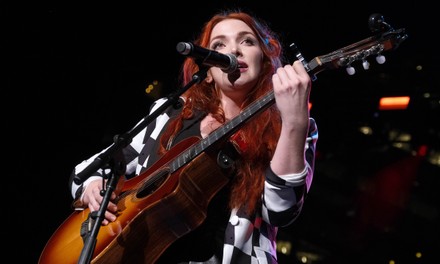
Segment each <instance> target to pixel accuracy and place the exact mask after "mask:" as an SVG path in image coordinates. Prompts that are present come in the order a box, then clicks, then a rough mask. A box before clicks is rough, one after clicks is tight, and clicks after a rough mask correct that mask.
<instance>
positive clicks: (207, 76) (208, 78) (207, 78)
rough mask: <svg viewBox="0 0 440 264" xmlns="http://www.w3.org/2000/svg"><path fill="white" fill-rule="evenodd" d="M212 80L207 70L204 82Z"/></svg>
mask: <svg viewBox="0 0 440 264" xmlns="http://www.w3.org/2000/svg"><path fill="white" fill-rule="evenodd" d="M212 81H213V79H212V76H211V74H209V72H208V74H207V75H206V78H205V82H207V83H212Z"/></svg>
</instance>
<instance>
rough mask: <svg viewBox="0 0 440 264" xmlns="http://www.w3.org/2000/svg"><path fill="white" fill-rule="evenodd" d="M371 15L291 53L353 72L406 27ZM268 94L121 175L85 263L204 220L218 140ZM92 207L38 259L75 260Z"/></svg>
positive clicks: (218, 179)
mask: <svg viewBox="0 0 440 264" xmlns="http://www.w3.org/2000/svg"><path fill="white" fill-rule="evenodd" d="M369 23H370V24H369V25H370V29H371V30H372V32H373V33H374V34H373V35H372V36H370V37H368V38H366V39H363V40H361V41H359V42H356V43H353V44H351V45H348V46H346V47H343V48H341V49H338V50H336V51H333V52H331V53H329V54H326V55H322V56H318V57H315V58H314V59H312V60H311V61H309V62H306V61H305V60H304V58H303V57H302V55H301V53H300V52H299V51H298V50H296V51H295V55H296V57H297V59H298V60H301V61H302V62H303V64H304V66H305V67H306V69H307V71H308V72H309V74H310V76H311V77H313V78H312V79H315V77H316V74H318V73H319V72H321V71H323V70H326V69H339V68H347V70H348V72H349V73H353V70H352V69H351V65H352V63H353V62H355V61H364V62H365V59H366V58H367V57H369V56H372V55H376V56H377V58H379V59H377V61H378V62H379V63H380V62H383V59H381V58H382V56H383V55H382V52H384V51H387V50H392V49H395V48H397V47H398V46H399V45H400V43H401V42H402V41H404V40H405V39H406V38H407V35H406V33H405V29H398V30H394V29H393V28H391V27H390V26H389V25H388V24H386V23H385V22H384V21H383V19H382V16H381V15H379V14H373V15H371V16H370V20H369ZM291 46H292V48H295V46H294V44H292V45H291ZM274 101H275V99H274V94H273V92H269V93H267V94H266V95H264V96H262V97H261V98H260V99H258V100H257V101H255V102H253V103H252V104H250V105H249V106H248V107H247V108H246V109H244V110H243V111H242V112H241V113H240V114H239V115H238V116H237V117H235V118H234V119H232V120H230V121H229V122H227V123H226V124H224V125H223V126H222V127H220V128H218V129H217V130H215V131H213V132H212V133H211V134H210V135H209V136H208V137H206V138H204V139H200V138H189V139H187V140H185V141H182V142H181V143H179V144H177V145H176V146H175V147H173V148H172V149H171V150H170V151H169V152H168V153H167V154H165V155H164V156H163V157H162V158H161V159H160V160H159V161H158V162H156V163H155V164H154V165H153V166H152V167H150V168H149V169H148V170H147V171H145V172H144V173H142V174H140V175H139V176H137V177H135V178H132V179H129V180H126V181H125V182H124V185H123V188H122V190H121V193H120V196H119V198H118V200H117V205H118V208H119V210H120V212H119V215H118V218H117V220H116V221H115V222H112V223H110V224H108V225H106V226H101V227H100V230H99V233H98V235H97V239H96V244H95V245H94V251H93V255H92V258H91V263H94V264H98V263H103V264H111V263H148V264H151V263H154V262H155V261H157V259H158V258H159V257H160V256H161V254H162V253H163V252H164V251H165V250H166V249H167V248H168V247H169V246H170V245H171V244H172V243H173V242H175V241H176V240H177V239H178V238H180V237H182V236H183V235H185V234H188V233H189V232H191V231H192V230H194V229H195V228H196V227H198V226H199V225H200V224H201V223H203V221H204V219H205V218H206V213H207V207H208V205H209V203H210V201H211V199H212V198H213V197H214V195H215V194H216V193H217V192H219V191H220V190H221V189H222V188H223V187H224V186H225V185H226V184H227V183H228V182H229V180H230V179H229V178H228V177H227V176H225V175H226V174H224V173H223V171H222V168H221V166H219V164H218V159H219V153H218V152H219V151H220V150H219V149H218V146H219V143H221V142H225V141H226V140H228V139H229V138H230V137H231V136H232V135H233V134H234V133H235V132H236V131H238V129H239V128H240V127H241V126H242V125H243V124H244V123H246V122H247V121H248V120H249V119H251V118H252V117H253V116H255V115H256V114H257V113H259V112H261V111H263V110H265V109H267V108H268V107H269V106H271V105H272V104H273V103H274ZM90 213H91V212H90V211H89V210H88V209H85V210H83V211H75V212H73V213H72V214H71V215H70V216H69V217H68V218H67V219H66V220H65V221H64V222H63V223H62V224H61V225H60V226H59V227H58V229H57V230H56V231H55V232H54V234H53V235H52V236H51V237H50V239H49V241H48V242H47V244H46V245H45V247H44V249H43V252H42V253H41V255H40V258H39V263H40V264H54V263H56V264H58V263H62V264H70V263H72V264H73V263H77V262H78V259H79V257H80V254H81V252H82V250H83V247H84V242H83V238H82V236H81V233H82V232H84V230H87V228H89V227H90V224H91V222H90V219H89V215H90Z"/></svg>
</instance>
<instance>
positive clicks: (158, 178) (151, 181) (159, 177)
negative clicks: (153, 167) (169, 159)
mask: <svg viewBox="0 0 440 264" xmlns="http://www.w3.org/2000/svg"><path fill="white" fill-rule="evenodd" d="M169 175H170V172H169V170H168V169H163V170H161V171H159V172H158V173H156V174H154V175H153V176H151V177H150V178H148V180H147V181H145V183H144V184H143V185H142V187H141V188H139V191H138V192H137V194H136V197H137V198H144V197H146V196H148V195H150V194H152V193H154V192H155V191H156V190H157V189H158V188H159V187H160V186H162V184H163V183H164V182H165V181H166V180H167V179H168V177H169Z"/></svg>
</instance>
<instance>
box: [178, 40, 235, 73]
mask: <svg viewBox="0 0 440 264" xmlns="http://www.w3.org/2000/svg"><path fill="white" fill-rule="evenodd" d="M176 49H177V51H178V52H179V53H180V54H182V55H186V56H189V57H193V58H195V59H200V60H201V63H202V64H204V65H207V66H211V67H219V68H220V69H222V71H224V72H225V73H232V72H234V71H235V70H237V68H238V62H237V58H236V57H235V56H234V55H232V54H223V53H219V52H217V51H214V50H209V49H205V48H202V47H200V46H197V45H194V44H192V43H191V42H179V43H177V46H176Z"/></svg>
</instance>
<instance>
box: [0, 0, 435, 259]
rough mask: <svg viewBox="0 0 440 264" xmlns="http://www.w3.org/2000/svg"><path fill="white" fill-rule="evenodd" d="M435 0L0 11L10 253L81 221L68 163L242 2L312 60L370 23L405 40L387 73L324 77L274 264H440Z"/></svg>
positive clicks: (135, 106) (120, 124)
mask: <svg viewBox="0 0 440 264" xmlns="http://www.w3.org/2000/svg"><path fill="white" fill-rule="evenodd" d="M59 2H61V1H59ZM428 2H431V1H425V0H421V1H412V0H410V1H406V2H402V1H393V2H390V1H363V2H356V3H355V2H353V1H351V2H348V1H347V2H346V3H341V2H338V1H325V2H324V3H318V2H314V1H312V2H310V1H280V0H272V1H203V3H198V4H196V3H190V2H189V1H183V2H182V1H180V2H179V1H178V2H177V3H171V2H163V1H158V2H156V3H153V2H152V1H145V2H144V3H143V4H127V3H124V4H122V2H119V3H116V4H110V2H108V3H103V4H101V5H98V4H91V3H86V2H84V3H80V2H70V3H63V4H60V3H42V2H39V3H38V4H21V5H20V4H15V5H6V4H2V8H1V9H0V14H1V16H2V18H4V22H3V25H2V28H3V30H2V33H1V34H2V54H3V56H2V57H3V60H2V62H3V63H2V64H3V65H4V72H5V75H4V77H3V79H2V80H3V83H2V88H3V93H4V94H6V95H4V96H3V101H4V103H3V106H2V108H3V111H2V112H3V118H4V120H6V123H5V122H3V124H4V125H3V131H5V132H6V133H5V134H4V135H5V138H4V140H5V143H6V146H7V148H6V150H7V151H6V153H3V154H4V156H7V157H8V159H7V162H5V163H3V164H4V167H6V168H7V170H6V171H4V173H3V178H4V179H5V180H6V185H3V186H6V187H5V188H4V192H3V197H4V202H5V203H4V212H6V223H5V224H4V225H3V227H4V228H5V229H6V231H3V232H2V233H3V234H5V235H4V238H6V239H5V240H4V241H3V242H4V243H3V245H5V244H6V245H7V246H6V250H4V252H5V253H4V256H9V257H8V258H9V259H10V258H11V257H12V258H14V259H15V260H16V262H20V263H37V261H38V258H39V255H40V253H41V252H42V250H43V247H44V245H45V243H46V242H47V241H48V240H49V238H50V236H51V235H52V234H53V232H54V231H55V229H56V228H57V227H58V226H59V225H60V224H61V223H62V221H64V220H65V219H66V218H67V217H68V216H69V214H70V213H71V212H72V211H71V208H70V203H71V196H70V193H69V190H68V187H67V181H68V178H69V175H70V172H71V170H72V169H73V167H74V165H75V164H77V163H79V162H80V161H81V160H83V159H85V158H88V157H89V156H90V155H92V154H93V153H95V152H96V151H98V150H100V149H102V148H103V147H104V146H107V145H108V144H110V143H111V139H112V137H113V136H114V135H116V134H120V133H124V132H126V131H128V130H129V129H131V128H132V127H133V126H134V125H135V124H136V122H137V121H138V120H139V119H140V118H142V117H143V116H145V115H146V113H147V110H148V108H149V105H150V103H151V102H152V100H154V99H156V98H157V97H158V96H163V95H167V94H169V93H170V92H172V91H174V90H175V89H177V73H178V71H179V69H180V63H181V62H182V61H183V58H182V57H181V55H179V54H178V53H177V52H176V49H175V46H176V44H177V43H178V42H180V41H191V40H192V38H193V37H194V36H195V35H196V34H197V33H198V32H199V30H200V28H201V26H202V23H204V22H205V21H206V20H207V19H208V18H209V17H210V16H211V15H212V14H213V13H214V12H216V11H217V10H219V9H221V8H223V7H241V8H243V9H244V10H246V11H251V12H253V13H255V14H257V15H258V16H260V17H261V18H263V19H265V20H267V21H268V22H269V23H270V25H271V27H272V28H273V29H274V30H275V31H277V32H279V33H280V34H281V37H282V39H283V42H284V44H285V45H286V46H287V45H288V44H290V43H292V42H295V43H296V44H297V45H298V46H299V48H300V49H301V51H302V53H303V55H304V56H305V57H306V59H307V60H311V59H312V58H314V57H316V56H319V55H324V54H327V53H330V52H332V51H334V50H337V49H339V48H342V47H344V46H346V45H348V44H351V43H353V42H356V41H359V40H361V39H364V38H366V37H369V36H370V35H371V32H370V30H369V28H368V17H369V15H370V14H372V13H381V14H383V16H384V18H385V21H386V22H388V23H389V24H390V25H391V26H393V27H394V28H395V29H399V28H405V29H406V32H407V34H408V36H409V37H408V39H407V40H405V41H404V42H403V43H402V44H401V46H400V47H399V48H398V49H396V50H394V51H390V52H386V53H384V55H386V57H387V62H386V63H385V64H382V65H379V64H377V63H376V62H375V60H374V58H373V57H371V58H369V61H370V63H371V66H370V69H369V70H368V71H364V70H363V69H362V67H361V66H360V62H359V63H356V64H355V65H354V66H355V68H356V70H357V73H356V74H355V75H353V76H349V75H347V74H346V72H345V70H344V69H339V70H334V71H324V72H322V73H320V74H319V75H318V79H317V80H316V81H315V82H314V84H313V90H312V95H311V100H312V103H313V107H312V110H311V114H312V116H313V117H315V119H316V120H317V122H318V126H319V129H320V139H319V142H318V156H317V161H316V173H315V178H314V185H313V186H312V189H311V193H310V196H309V197H308V200H307V202H306V204H305V207H304V210H303V213H302V215H301V216H300V217H299V219H298V220H297V221H296V222H295V223H294V224H293V225H292V226H290V227H288V228H284V229H282V230H281V232H280V237H279V239H280V247H281V244H283V245H288V246H289V245H290V246H291V248H290V250H289V248H288V247H287V249H288V250H287V252H286V254H282V253H281V252H280V263H303V262H301V259H303V260H304V258H303V257H304V256H305V257H307V259H308V262H307V263H369V264H371V263H384V264H385V263H396V264H401V263H439V260H440V257H439V256H438V255H437V254H438V252H439V250H440V242H439V237H440V232H439V223H440V221H439V202H438V201H440V198H439V192H438V188H439V183H440V180H439V179H440V170H439V168H440V166H439V164H440V162H439V160H440V154H439V152H440V146H439V139H440V136H439V131H440V130H439V121H440V120H439V116H440V112H439V99H440V95H439V94H440V93H439V88H440V83H439V67H438V65H437V62H438V59H439V55H438V52H437V50H436V49H435V47H436V46H437V42H436V39H437V36H436V35H438V26H439V23H438V12H436V11H435V10H436V9H435V8H434V4H429V3H428ZM417 66H421V67H422V70H416V68H417ZM155 80H158V81H159V83H158V85H156V86H155V88H154V90H153V92H152V93H150V94H147V93H146V92H145V89H146V87H147V86H148V85H149V84H151V83H152V82H153V81H155ZM394 95H399V96H400V95H409V96H411V101H410V104H409V107H408V108H407V109H406V110H389V111H379V110H378V102H379V98H380V97H382V96H394ZM361 127H370V128H371V131H372V132H371V133H366V132H365V131H368V130H361V129H360V128H361ZM361 131H364V132H365V133H361ZM417 153H418V154H417ZM3 219H5V218H3ZM3 248H4V247H3ZM417 252H420V253H421V255H417ZM66 257H68V256H66ZM392 261H394V262H392ZM14 262H15V261H14Z"/></svg>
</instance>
